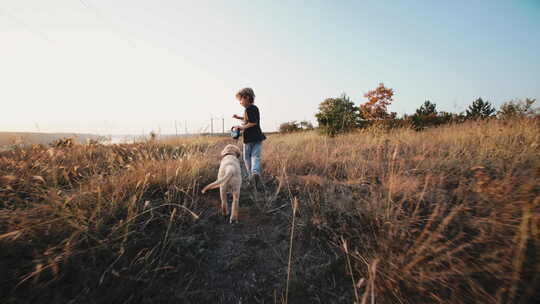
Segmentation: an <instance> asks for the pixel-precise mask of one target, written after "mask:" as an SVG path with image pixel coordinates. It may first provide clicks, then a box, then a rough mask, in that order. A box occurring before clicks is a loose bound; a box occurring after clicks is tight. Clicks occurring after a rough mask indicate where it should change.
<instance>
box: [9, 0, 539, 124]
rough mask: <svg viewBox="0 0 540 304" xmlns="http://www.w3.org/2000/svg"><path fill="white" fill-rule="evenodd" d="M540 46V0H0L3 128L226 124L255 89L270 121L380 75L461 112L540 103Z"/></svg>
mask: <svg viewBox="0 0 540 304" xmlns="http://www.w3.org/2000/svg"><path fill="white" fill-rule="evenodd" d="M538 54H540V1H538V0H529V1H527V0H521V1H507V0H491V1H487V0H485V1H475V0H472V1H431V0H430V1H360V0H358V1H311V0H310V1H307V0H306V1H253V0H251V1H235V0H231V1H211V2H206V1H173V0H170V1H165V0H162V1H150V0H146V1H141V0H115V1H111V0H47V1H43V0H0V105H1V107H2V109H1V110H0V113H1V117H0V131H42V132H89V133H98V134H141V133H142V132H144V133H148V132H150V130H155V131H159V130H161V132H162V133H175V120H176V121H177V126H178V129H179V132H183V131H184V130H185V127H186V126H185V125H184V124H185V122H187V128H188V131H189V132H197V131H201V130H204V129H206V130H209V125H210V119H211V118H212V117H214V118H217V119H219V120H217V119H216V120H215V121H214V122H215V125H214V129H215V130H216V129H221V118H225V128H226V129H228V128H230V126H231V125H233V124H234V123H235V122H234V120H233V119H232V118H231V116H232V115H233V114H241V113H242V111H243V108H241V106H240V105H239V104H238V102H237V101H236V100H235V98H234V95H235V93H236V91H238V90H239V89H240V88H242V87H245V86H250V87H252V88H253V89H254V90H255V94H256V95H257V97H256V100H255V103H256V104H257V105H258V106H259V108H260V110H261V115H262V117H261V118H262V127H263V130H265V131H273V130H276V129H277V127H278V126H279V124H280V123H282V122H285V121H290V120H304V119H306V120H311V121H312V122H315V121H316V120H315V117H314V114H315V113H316V112H317V110H318V105H319V103H320V102H322V101H323V100H324V99H325V98H328V97H336V96H339V95H341V94H342V93H346V94H347V95H349V96H350V97H351V98H352V100H353V101H354V102H355V103H356V104H357V105H359V104H361V103H363V102H365V99H364V98H363V94H364V93H366V92H367V91H369V90H371V89H373V88H375V87H376V86H377V85H378V84H379V83H380V82H383V83H384V84H385V85H386V86H387V87H390V88H393V89H394V90H395V101H394V104H393V105H392V106H391V107H390V110H391V111H396V112H398V114H403V113H413V112H414V110H415V109H416V108H417V107H419V106H420V105H421V104H422V103H423V102H424V100H426V99H429V100H431V101H432V102H435V103H437V106H438V108H439V110H445V111H451V112H460V111H463V110H464V109H465V108H466V107H467V106H468V105H469V104H470V103H471V102H472V101H473V100H474V99H475V98H477V97H479V96H481V97H483V98H484V99H487V100H488V101H490V102H492V103H493V104H494V105H496V106H499V105H500V104H501V103H503V102H505V101H507V100H509V99H513V98H524V97H531V98H537V99H539V97H540V77H539V73H540V56H539V55H538ZM537 103H540V100H539V101H537Z"/></svg>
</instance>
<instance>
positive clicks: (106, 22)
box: [79, 0, 136, 48]
mask: <svg viewBox="0 0 540 304" xmlns="http://www.w3.org/2000/svg"><path fill="white" fill-rule="evenodd" d="M79 2H80V3H81V5H82V6H83V7H84V8H86V9H88V10H91V11H93V12H94V15H95V16H96V18H97V19H99V20H100V21H101V22H102V23H104V24H105V25H107V26H108V27H109V28H110V29H111V30H112V31H113V32H114V33H115V34H116V36H118V37H120V39H122V40H124V41H125V42H127V43H128V44H129V45H130V46H131V47H133V48H135V47H136V45H135V43H134V42H133V41H132V40H131V39H129V38H127V37H123V36H122V35H121V33H120V32H119V31H118V30H116V29H115V28H114V25H113V24H112V23H111V22H110V21H109V20H107V18H105V17H103V14H102V13H101V11H100V10H99V9H98V8H97V7H95V6H93V5H90V4H88V3H87V2H86V1H85V0H79Z"/></svg>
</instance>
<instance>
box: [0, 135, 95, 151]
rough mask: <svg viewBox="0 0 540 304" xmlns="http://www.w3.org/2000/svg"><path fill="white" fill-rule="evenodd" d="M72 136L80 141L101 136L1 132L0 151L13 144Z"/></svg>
mask: <svg viewBox="0 0 540 304" xmlns="http://www.w3.org/2000/svg"><path fill="white" fill-rule="evenodd" d="M69 137H72V138H74V139H75V140H76V141H78V142H79V143H86V141H87V140H90V139H92V140H98V139H99V136H97V135H92V134H76V133H32V132H0V151H2V150H4V148H5V147H8V146H12V145H34V144H42V145H47V144H49V143H52V142H53V141H55V140H58V139H61V138H69Z"/></svg>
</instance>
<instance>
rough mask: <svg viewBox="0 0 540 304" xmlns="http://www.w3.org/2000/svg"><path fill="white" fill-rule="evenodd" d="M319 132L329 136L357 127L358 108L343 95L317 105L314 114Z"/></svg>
mask: <svg viewBox="0 0 540 304" xmlns="http://www.w3.org/2000/svg"><path fill="white" fill-rule="evenodd" d="M315 117H316V118H317V122H318V123H319V127H320V129H321V131H322V132H323V133H325V134H328V135H330V136H334V135H336V134H338V133H342V132H347V131H350V130H352V129H354V128H356V127H357V126H358V118H359V115H358V107H355V106H354V103H353V102H352V101H351V100H350V98H349V97H347V96H346V95H345V94H343V95H341V96H340V97H338V98H327V99H326V100H324V101H323V102H321V103H320V104H319V113H317V114H315Z"/></svg>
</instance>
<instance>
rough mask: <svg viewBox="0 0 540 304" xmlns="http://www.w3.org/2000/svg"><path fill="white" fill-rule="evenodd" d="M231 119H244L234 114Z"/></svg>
mask: <svg viewBox="0 0 540 304" xmlns="http://www.w3.org/2000/svg"><path fill="white" fill-rule="evenodd" d="M232 117H233V118H236V119H244V117H242V116H239V115H236V114H234V115H233V116H232Z"/></svg>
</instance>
